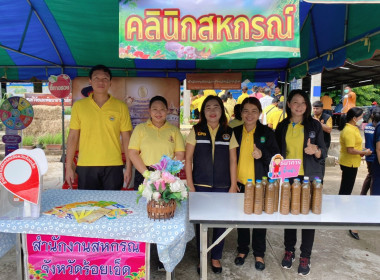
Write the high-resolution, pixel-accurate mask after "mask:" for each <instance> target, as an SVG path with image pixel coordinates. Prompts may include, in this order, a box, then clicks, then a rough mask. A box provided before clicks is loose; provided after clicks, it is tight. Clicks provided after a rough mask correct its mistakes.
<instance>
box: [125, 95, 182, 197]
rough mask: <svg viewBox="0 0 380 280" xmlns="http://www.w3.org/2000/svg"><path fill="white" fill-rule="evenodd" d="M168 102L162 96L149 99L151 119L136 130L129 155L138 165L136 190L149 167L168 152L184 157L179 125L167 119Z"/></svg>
mask: <svg viewBox="0 0 380 280" xmlns="http://www.w3.org/2000/svg"><path fill="white" fill-rule="evenodd" d="M167 114H168V103H167V101H166V99H165V98H164V97H162V96H158V95H157V96H154V97H153V98H152V99H151V100H150V101H149V115H150V119H149V120H148V121H146V122H145V123H140V124H138V125H137V126H136V127H135V129H134V130H133V133H132V136H131V141H130V142H129V146H128V155H129V157H130V159H131V161H132V163H133V166H134V167H135V169H136V170H135V179H134V189H135V190H138V188H139V185H140V184H142V183H143V181H144V177H143V175H142V174H143V173H144V171H145V170H148V169H149V166H151V165H153V164H156V163H158V162H159V161H160V159H161V158H162V156H164V155H166V156H168V157H170V158H176V159H177V160H184V159H185V145H184V143H183V137H182V134H181V132H180V130H179V128H178V127H176V126H174V125H172V124H170V123H169V122H168V121H166V116H167Z"/></svg>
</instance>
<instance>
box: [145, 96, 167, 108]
mask: <svg viewBox="0 0 380 280" xmlns="http://www.w3.org/2000/svg"><path fill="white" fill-rule="evenodd" d="M156 101H160V102H162V103H164V105H165V107H166V109H167V108H168V101H166V99H165V97H163V96H160V95H156V96H154V97H152V98H151V99H150V101H149V109H150V108H151V107H152V104H153V103H154V102H156Z"/></svg>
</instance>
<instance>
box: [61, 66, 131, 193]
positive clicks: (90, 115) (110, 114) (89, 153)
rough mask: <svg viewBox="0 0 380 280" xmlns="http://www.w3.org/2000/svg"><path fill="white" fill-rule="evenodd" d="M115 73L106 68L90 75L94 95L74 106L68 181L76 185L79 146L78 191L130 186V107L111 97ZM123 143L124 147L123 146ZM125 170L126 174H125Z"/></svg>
mask: <svg viewBox="0 0 380 280" xmlns="http://www.w3.org/2000/svg"><path fill="white" fill-rule="evenodd" d="M111 80H112V73H111V71H110V69H109V68H108V67H106V66H104V65H96V66H94V67H93V68H92V69H91V70H90V73H89V81H90V84H91V86H92V88H93V91H94V92H93V93H91V94H90V96H89V97H87V98H84V99H81V100H78V101H76V102H75V103H74V105H73V108H72V112H71V120H70V131H69V136H68V139H67V155H66V176H65V177H66V178H65V179H66V181H67V183H68V184H69V186H70V187H71V188H72V184H73V183H74V176H75V171H74V166H73V160H74V155H75V152H76V149H77V147H78V144H79V156H78V165H77V167H76V173H77V174H78V188H79V189H86V190H121V189H122V187H123V184H124V183H125V184H126V186H128V185H129V182H130V180H131V175H132V164H131V162H130V160H129V158H128V157H127V156H126V165H125V166H124V165H123V160H122V155H121V152H122V147H123V149H124V151H125V153H127V150H128V144H129V138H130V135H131V131H132V123H131V118H130V116H129V111H128V107H127V105H126V104H125V103H124V102H122V101H120V100H118V99H116V98H114V97H112V95H110V94H109V93H108V90H109V89H110V87H111ZM120 139H121V143H120ZM124 167H125V171H123V169H124Z"/></svg>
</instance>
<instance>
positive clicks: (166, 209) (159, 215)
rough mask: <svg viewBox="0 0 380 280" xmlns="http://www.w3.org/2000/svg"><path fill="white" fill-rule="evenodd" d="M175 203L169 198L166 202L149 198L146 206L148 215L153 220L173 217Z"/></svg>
mask: <svg viewBox="0 0 380 280" xmlns="http://www.w3.org/2000/svg"><path fill="white" fill-rule="evenodd" d="M176 206H177V203H176V202H175V201H174V200H173V199H171V200H170V201H169V202H168V203H166V202H165V201H163V200H162V201H158V202H157V201H155V200H154V199H152V200H150V201H149V202H148V204H147V206H146V208H147V211H148V217H149V218H150V219H153V220H169V219H171V218H173V217H174V212H175V208H176Z"/></svg>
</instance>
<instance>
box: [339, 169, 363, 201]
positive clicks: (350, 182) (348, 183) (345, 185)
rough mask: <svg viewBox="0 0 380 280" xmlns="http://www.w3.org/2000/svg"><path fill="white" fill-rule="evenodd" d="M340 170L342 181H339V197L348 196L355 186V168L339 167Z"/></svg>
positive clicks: (356, 170) (356, 171)
mask: <svg viewBox="0 0 380 280" xmlns="http://www.w3.org/2000/svg"><path fill="white" fill-rule="evenodd" d="M340 169H341V170H342V180H341V181H340V188H339V195H350V194H351V193H352V189H353V188H354V185H355V180H356V174H357V173H358V168H357V167H347V166H344V165H340Z"/></svg>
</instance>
